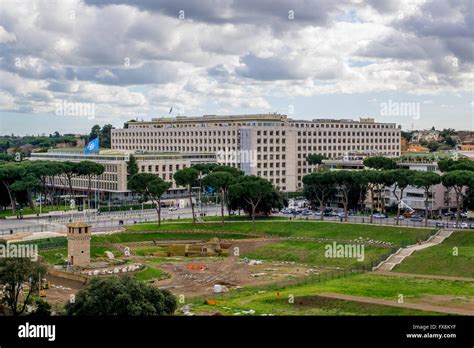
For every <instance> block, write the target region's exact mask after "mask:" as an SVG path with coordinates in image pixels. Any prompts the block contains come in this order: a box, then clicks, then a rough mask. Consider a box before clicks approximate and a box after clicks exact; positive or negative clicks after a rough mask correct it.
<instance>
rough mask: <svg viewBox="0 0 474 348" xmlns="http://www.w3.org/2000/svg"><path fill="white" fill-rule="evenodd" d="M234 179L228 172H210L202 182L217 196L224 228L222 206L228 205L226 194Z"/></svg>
mask: <svg viewBox="0 0 474 348" xmlns="http://www.w3.org/2000/svg"><path fill="white" fill-rule="evenodd" d="M235 180H236V177H235V176H234V175H232V174H231V173H229V172H225V171H221V172H212V173H210V174H208V175H206V176H205V177H204V179H203V180H202V182H203V184H204V186H207V187H211V188H212V189H214V190H215V191H216V192H217V193H218V195H219V199H220V202H221V223H222V226H224V205H228V193H229V188H230V186H231V185H232V184H233V183H234V182H235Z"/></svg>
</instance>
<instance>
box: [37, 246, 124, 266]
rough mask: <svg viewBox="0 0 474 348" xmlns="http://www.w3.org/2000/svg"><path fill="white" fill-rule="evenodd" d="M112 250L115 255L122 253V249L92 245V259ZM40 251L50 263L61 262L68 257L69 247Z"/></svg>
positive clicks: (103, 255)
mask: <svg viewBox="0 0 474 348" xmlns="http://www.w3.org/2000/svg"><path fill="white" fill-rule="evenodd" d="M106 251H110V252H112V253H113V254H114V256H115V257H118V256H120V255H122V253H121V252H120V251H117V250H115V249H112V248H109V247H106V246H101V245H92V246H91V259H95V258H98V257H106V255H105V252H106ZM38 253H39V254H40V255H41V256H43V257H44V259H45V261H46V262H47V263H50V264H53V265H55V264H59V263H62V261H63V260H65V259H67V248H55V249H44V250H41V249H39V251H38Z"/></svg>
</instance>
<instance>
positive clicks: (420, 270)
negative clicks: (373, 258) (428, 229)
mask: <svg viewBox="0 0 474 348" xmlns="http://www.w3.org/2000/svg"><path fill="white" fill-rule="evenodd" d="M454 248H457V252H458V255H457V256H455V255H454V253H453V252H454V251H455V250H456V249H454ZM393 271H394V272H406V273H416V274H433V275H446V276H458V277H471V278H474V233H473V232H472V231H455V232H454V233H453V234H452V235H451V236H450V237H449V238H447V239H445V240H444V242H443V243H441V244H439V245H436V246H433V247H431V248H427V249H423V250H420V251H417V252H415V253H414V254H413V255H411V256H410V257H408V258H406V259H405V260H404V261H403V262H402V263H401V264H400V265H397V266H396V267H395V268H394V269H393Z"/></svg>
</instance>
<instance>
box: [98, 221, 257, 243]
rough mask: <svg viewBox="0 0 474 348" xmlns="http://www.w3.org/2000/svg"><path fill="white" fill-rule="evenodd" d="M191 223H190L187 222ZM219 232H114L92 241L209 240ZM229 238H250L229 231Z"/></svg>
mask: <svg viewBox="0 0 474 348" xmlns="http://www.w3.org/2000/svg"><path fill="white" fill-rule="evenodd" d="M186 225H189V224H186ZM222 236H223V235H219V233H205V232H204V233H185V232H184V233H175V232H171V233H169V232H156V233H137V232H122V233H114V234H110V235H107V236H93V237H92V241H91V243H92V244H94V243H130V242H146V241H152V240H187V239H199V240H209V239H211V238H213V237H221V238H222ZM225 238H227V239H242V238H249V236H247V235H245V234H238V233H229V234H225Z"/></svg>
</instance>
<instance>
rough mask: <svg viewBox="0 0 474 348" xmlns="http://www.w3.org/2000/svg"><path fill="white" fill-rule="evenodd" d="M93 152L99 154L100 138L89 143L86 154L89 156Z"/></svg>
mask: <svg viewBox="0 0 474 348" xmlns="http://www.w3.org/2000/svg"><path fill="white" fill-rule="evenodd" d="M91 152H97V153H98V152H99V137H97V138H95V139H93V140H91V141H89V143H88V144H87V146H86V151H85V154H86V155H87V154H89V153H91Z"/></svg>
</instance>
